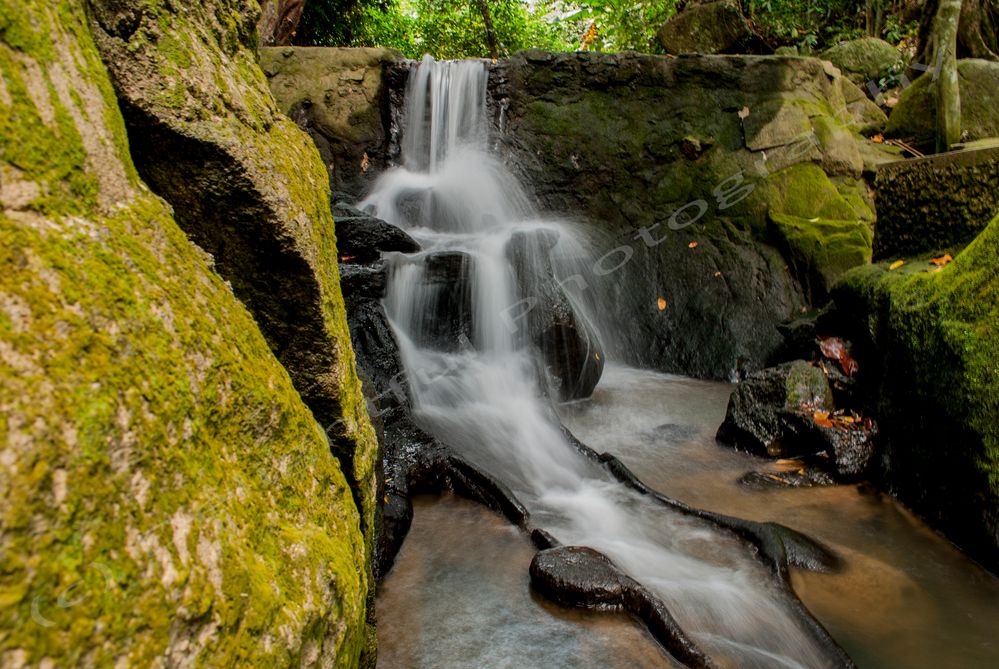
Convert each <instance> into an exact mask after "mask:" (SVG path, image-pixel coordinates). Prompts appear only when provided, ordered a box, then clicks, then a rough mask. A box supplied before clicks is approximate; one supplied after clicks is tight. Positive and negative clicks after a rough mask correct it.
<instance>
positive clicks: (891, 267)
mask: <svg viewBox="0 0 999 669" xmlns="http://www.w3.org/2000/svg"><path fill="white" fill-rule="evenodd" d="M904 264H905V261H904V260H896V261H895V262H893V263H892V264H890V265H888V271H889V272H891V271H894V270H896V269H898V268H899V267H901V266H902V265H904Z"/></svg>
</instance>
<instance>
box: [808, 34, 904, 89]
mask: <svg viewBox="0 0 999 669" xmlns="http://www.w3.org/2000/svg"><path fill="white" fill-rule="evenodd" d="M822 57H823V58H824V59H826V60H828V61H829V62H831V63H832V64H833V65H835V66H836V67H838V68H839V69H840V70H841V71H842V72H843V74H844V76H846V77H847V78H848V79H849V80H850V81H852V82H853V83H855V84H857V85H858V86H864V85H865V84H866V83H867V82H869V81H873V82H874V83H875V85H876V84H877V83H878V80H879V79H881V78H883V77H887V76H888V75H889V74H891V73H892V70H893V69H894V68H896V67H898V66H900V65H901V64H902V58H901V55H900V54H899V52H898V49H896V48H895V47H893V46H892V45H891V44H889V43H888V42H885V41H884V40H881V39H878V38H876V37H863V38H861V39H855V40H848V41H846V42H840V43H839V44H837V45H835V46H833V47H830V48H829V49H826V50H825V51H823V52H822Z"/></svg>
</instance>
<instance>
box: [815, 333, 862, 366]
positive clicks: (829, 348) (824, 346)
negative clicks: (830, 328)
mask: <svg viewBox="0 0 999 669" xmlns="http://www.w3.org/2000/svg"><path fill="white" fill-rule="evenodd" d="M819 350H820V351H822V355H824V356H826V357H827V358H829V359H830V360H835V361H837V362H838V363H839V366H840V367H841V368H842V369H843V373H844V374H846V375H847V376H853V375H854V374H856V373H857V372H859V371H860V365H859V364H857V361H856V360H854V359H853V358H852V357H850V354H849V352H848V351H847V347H846V344H845V343H844V342H843V340H842V339H840V338H839V337H819Z"/></svg>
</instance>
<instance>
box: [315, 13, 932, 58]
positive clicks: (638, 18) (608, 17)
mask: <svg viewBox="0 0 999 669" xmlns="http://www.w3.org/2000/svg"><path fill="white" fill-rule="evenodd" d="M693 1H695V0H489V1H488V2H486V1H485V0H310V1H309V2H308V3H307V4H306V9H305V15H304V16H303V18H302V23H301V26H300V29H299V32H298V35H297V36H296V43H298V44H308V45H328V46H376V45H377V46H387V47H393V48H396V49H399V50H400V51H402V52H403V53H404V54H405V55H406V56H408V57H411V58H419V57H420V56H422V55H423V54H424V53H430V54H431V55H433V56H435V57H438V58H463V57H497V56H506V55H509V54H511V53H515V52H517V51H520V50H523V49H526V48H531V47H537V48H542V49H548V50H552V51H574V50H593V51H643V52H649V53H656V52H659V51H660V50H661V47H660V45H659V43H658V41H657V40H656V31H657V30H658V29H659V27H660V26H661V25H662V24H663V23H664V22H665V21H667V20H668V19H669V18H670V17H671V16H673V14H675V13H676V12H677V11H679V10H682V9H683V7H684V6H685V5H686V4H689V3H690V2H693ZM858 4H861V5H862V6H861V7H860V8H858V6H857V5H858ZM918 4H919V3H918V1H917V0H865V1H864V2H863V3H858V2H857V0H741V5H742V9H743V12H744V13H745V14H746V16H747V17H748V18H749V20H750V22H751V23H752V24H753V26H754V27H755V28H756V30H757V31H758V32H759V33H760V35H761V36H762V37H763V38H764V39H765V40H766V41H767V42H768V43H770V44H771V45H772V46H774V47H778V46H796V47H798V48H799V49H800V50H802V51H804V52H808V51H811V50H818V49H823V48H826V47H828V46H831V45H833V44H835V43H837V42H839V41H841V40H846V39H854V38H858V37H863V36H864V35H871V36H877V37H881V38H883V39H886V40H887V41H889V42H891V43H893V44H897V43H900V42H904V41H907V40H911V39H912V38H913V37H914V36H915V33H916V30H917V27H918V24H917V22H916V20H917V19H918ZM914 8H916V9H914Z"/></svg>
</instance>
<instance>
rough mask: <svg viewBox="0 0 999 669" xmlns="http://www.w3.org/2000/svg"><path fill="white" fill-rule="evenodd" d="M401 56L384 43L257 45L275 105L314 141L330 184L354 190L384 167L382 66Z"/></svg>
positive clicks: (364, 186)
mask: <svg viewBox="0 0 999 669" xmlns="http://www.w3.org/2000/svg"><path fill="white" fill-rule="evenodd" d="M401 58H402V55H401V54H399V53H398V52H396V51H392V50H390V49H331V48H315V47H282V48H273V49H261V50H260V64H261V66H262V67H263V69H264V72H265V73H266V74H267V77H268V79H269V81H270V86H271V90H272V91H273V92H274V97H275V98H276V99H277V102H278V106H279V107H280V108H281V111H283V112H284V113H286V114H288V115H289V116H290V117H291V118H292V119H294V120H295V121H296V122H297V123H298V124H299V125H300V126H301V127H303V128H304V129H305V130H306V131H307V132H308V133H309V135H310V136H311V137H312V139H313V141H314V142H315V143H316V146H317V147H319V153H320V154H321V155H322V157H323V162H324V163H325V164H326V168H327V170H329V175H330V186H331V187H332V188H333V190H345V191H348V192H351V193H355V194H358V195H359V194H361V193H362V192H363V191H365V190H366V189H367V186H368V185H369V183H370V179H371V177H372V176H373V175H374V174H376V173H378V172H380V171H381V170H382V169H384V167H385V151H386V148H387V146H386V144H387V142H388V140H389V136H388V135H389V132H388V128H389V124H388V121H387V119H388V117H389V112H388V104H387V103H388V98H387V91H386V88H385V68H386V67H387V66H388V65H390V64H391V63H394V62H395V61H397V60H400V59H401Z"/></svg>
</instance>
